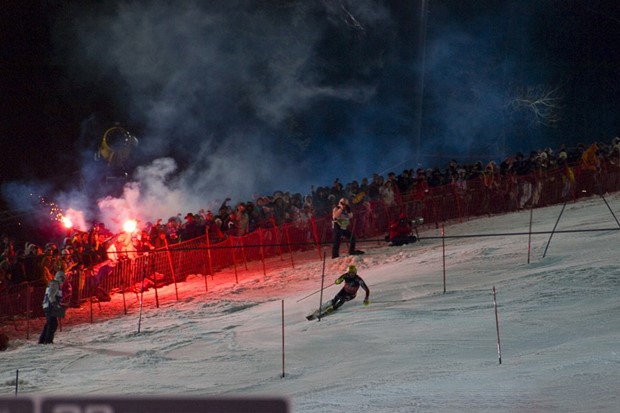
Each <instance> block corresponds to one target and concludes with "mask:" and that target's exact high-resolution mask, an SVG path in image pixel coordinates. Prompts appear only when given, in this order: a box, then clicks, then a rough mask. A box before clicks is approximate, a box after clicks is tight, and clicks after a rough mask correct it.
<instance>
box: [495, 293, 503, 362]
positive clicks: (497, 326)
mask: <svg viewBox="0 0 620 413" xmlns="http://www.w3.org/2000/svg"><path fill="white" fill-rule="evenodd" d="M493 307H494V308H495V329H496V330H497V357H498V358H499V364H502V347H501V345H500V341H499V317H498V316H497V299H496V293H495V286H493Z"/></svg>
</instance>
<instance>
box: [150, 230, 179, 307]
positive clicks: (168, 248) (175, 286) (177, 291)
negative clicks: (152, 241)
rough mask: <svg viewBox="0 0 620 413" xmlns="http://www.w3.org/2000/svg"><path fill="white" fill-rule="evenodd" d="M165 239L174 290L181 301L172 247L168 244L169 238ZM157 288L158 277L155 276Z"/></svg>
mask: <svg viewBox="0 0 620 413" xmlns="http://www.w3.org/2000/svg"><path fill="white" fill-rule="evenodd" d="M164 241H165V242H166V254H167V256H168V265H170V272H171V273H172V281H173V282H174V292H175V293H176V297H177V301H179V290H178V287H177V277H176V276H175V274H174V266H173V265H172V254H171V253H170V247H169V246H168V240H167V239H165V238H164ZM155 288H157V277H155ZM155 291H157V290H155Z"/></svg>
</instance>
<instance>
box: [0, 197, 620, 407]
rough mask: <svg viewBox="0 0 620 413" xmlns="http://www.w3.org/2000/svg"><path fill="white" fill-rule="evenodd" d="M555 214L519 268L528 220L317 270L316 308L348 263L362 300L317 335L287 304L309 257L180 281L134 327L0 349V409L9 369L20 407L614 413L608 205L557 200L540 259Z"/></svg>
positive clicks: (619, 400) (614, 296)
mask: <svg viewBox="0 0 620 413" xmlns="http://www.w3.org/2000/svg"><path fill="white" fill-rule="evenodd" d="M604 201H608V204H606V203H605V202H604ZM607 205H609V208H608V206H607ZM610 209H611V210H613V211H614V214H612V212H611V211H610ZM561 210H562V205H558V206H552V207H547V208H541V209H537V210H534V212H533V225H532V231H533V232H534V235H532V237H531V250H530V255H529V259H530V263H529V264H528V241H529V237H528V234H527V232H528V229H529V221H530V212H529V211H522V212H519V213H514V214H510V215H504V216H495V217H490V218H481V219H477V220H472V221H469V222H465V223H460V224H453V225H449V226H447V227H446V237H448V238H447V239H446V240H445V249H444V245H443V243H442V239H441V229H437V230H428V231H425V232H423V233H421V234H420V235H421V236H422V238H423V239H422V241H421V242H419V243H416V244H412V245H408V246H403V247H388V246H384V245H378V244H377V242H376V241H374V242H373V243H369V244H361V245H360V246H361V247H363V248H364V249H365V250H366V251H367V253H366V254H365V255H362V256H355V257H341V258H339V259H336V260H331V259H328V260H327V261H326V263H325V274H326V285H328V287H327V288H326V289H325V293H324V294H325V295H324V300H325V299H327V298H331V297H332V296H333V295H334V294H335V293H336V292H337V291H338V288H339V287H337V286H335V285H333V280H334V279H335V278H336V277H337V276H338V275H339V274H340V273H342V272H344V271H345V269H346V267H347V265H349V264H351V263H355V264H356V265H357V267H358V271H359V274H360V275H361V276H362V277H363V278H364V279H365V280H366V282H367V283H368V285H369V286H370V289H371V301H372V303H371V304H370V305H369V306H367V307H365V306H363V304H362V297H363V293H361V294H360V295H359V296H358V298H357V299H356V300H355V301H353V302H349V303H347V304H345V305H344V306H343V307H342V309H341V310H339V311H338V312H336V313H334V314H333V315H330V316H328V317H325V318H323V319H322V320H321V321H307V320H306V319H305V315H306V314H307V313H309V312H310V311H312V310H313V309H315V308H316V307H317V306H318V303H319V299H320V294H318V293H317V294H314V295H311V296H310V297H308V298H304V297H306V296H308V295H310V294H311V293H313V292H315V291H317V290H318V289H319V288H320V282H321V273H322V272H323V263H322V262H321V261H318V260H317V261H316V262H313V263H309V264H305V265H303V266H301V267H299V266H298V267H297V268H296V269H286V270H281V271H280V272H277V273H271V274H269V275H268V276H266V277H264V276H263V275H262V274H256V275H253V274H247V273H246V274H244V275H243V277H242V281H241V282H240V284H234V283H233V282H232V280H231V277H230V276H229V275H228V276H227V275H224V274H221V275H216V279H215V280H214V281H211V280H209V282H210V291H209V292H205V291H204V279H203V277H202V276H200V275H196V276H190V277H189V279H188V282H186V283H184V284H180V285H179V301H175V300H174V299H168V300H162V301H163V304H162V305H161V307H160V308H159V309H156V308H154V307H153V306H152V305H150V304H148V305H147V304H145V307H144V308H143V311H142V317H141V318H140V316H139V314H140V312H139V302H138V301H137V300H134V299H132V300H131V301H130V307H129V314H128V315H127V316H123V317H118V318H114V319H110V320H107V321H103V322H97V323H95V324H83V325H78V326H71V327H67V328H65V329H64V330H63V331H62V332H59V333H57V337H56V340H55V341H56V344H54V345H52V346H40V345H37V344H36V339H31V340H29V341H26V340H16V341H13V342H12V346H11V348H10V349H9V350H7V351H6V352H3V353H0V366H1V367H0V395H4V396H12V395H13V394H14V390H15V372H16V370H19V377H20V383H18V384H19V392H20V394H21V395H57V394H75V395H132V396H136V395H170V396H172V395H177V396H178V395H181V396H192V397H195V396H227V397H230V396H252V397H253V396H277V397H283V398H286V399H287V400H288V401H289V403H290V408H291V411H293V412H317V413H318V412H342V411H349V412H351V411H368V412H390V413H393V412H463V411H476V412H585V411H597V412H617V411H620V397H619V396H618V395H619V394H620V392H619V391H618V390H619V389H620V384H618V383H620V371H619V367H620V301H619V300H618V294H619V292H620V271H619V267H620V265H619V264H618V259H617V256H618V252H617V250H618V248H617V245H618V239H619V237H620V233H619V232H618V229H619V224H618V223H617V221H616V220H615V216H614V215H615V214H616V213H617V212H616V211H620V197H619V196H618V195H613V196H611V195H608V196H607V198H606V199H603V198H601V197H593V198H589V199H586V200H584V201H580V202H578V203H570V204H568V205H567V206H566V209H565V210H564V212H563V214H562V216H561V219H560V220H559V222H558V225H557V230H558V231H569V230H579V231H580V232H571V233H569V232H558V233H556V234H555V235H553V238H552V239H551V242H550V243H549V248H548V250H547V253H546V255H545V257H544V258H543V253H544V250H545V247H546V246H547V243H548V242H549V238H550V234H549V233H548V232H549V231H551V230H552V229H553V227H554V225H555V223H556V221H557V219H558V216H559V214H560V211H561ZM591 229H598V231H584V230H591ZM537 232H538V234H537ZM509 233H515V234H519V235H506V234H509ZM490 234H504V235H500V236H488V235H490ZM467 235H477V236H474V237H468V236H467ZM455 236H463V237H457V238H451V237H455ZM444 250H445V279H446V292H445V293H444V292H443V277H444V254H443V253H444ZM494 286H495V287H496V289H497V303H498V314H499V329H500V335H501V356H502V363H501V364H500V363H499V359H498V346H497V332H496V323H495V313H494V306H493V294H492V289H493V287H494ZM173 290H174V287H173V286H169V287H166V291H161V290H160V297H161V295H162V294H165V293H166V292H167V294H174V291H173ZM147 294H148V293H147ZM117 299H118V297H117V298H115V300H117ZM282 300H283V301H284V325H285V335H284V343H285V344H284V349H285V358H284V371H285V376H284V377H282V370H283V363H282V305H283V304H282ZM145 303H146V300H145ZM104 305H105V304H104ZM70 311H74V312H79V311H86V310H85V309H82V310H79V309H72V310H70ZM138 325H139V326H140V332H138Z"/></svg>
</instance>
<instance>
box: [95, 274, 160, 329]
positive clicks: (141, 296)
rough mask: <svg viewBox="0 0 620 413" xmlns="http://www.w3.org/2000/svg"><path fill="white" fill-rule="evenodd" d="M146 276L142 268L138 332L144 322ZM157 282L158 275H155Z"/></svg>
mask: <svg viewBox="0 0 620 413" xmlns="http://www.w3.org/2000/svg"><path fill="white" fill-rule="evenodd" d="M145 277H146V269H144V270H142V287H141V288H140V313H139V316H138V333H139V332H140V326H141V324H142V299H143V298H144V278H145ZM155 284H157V276H155ZM155 291H157V290H155ZM91 306H92V304H91Z"/></svg>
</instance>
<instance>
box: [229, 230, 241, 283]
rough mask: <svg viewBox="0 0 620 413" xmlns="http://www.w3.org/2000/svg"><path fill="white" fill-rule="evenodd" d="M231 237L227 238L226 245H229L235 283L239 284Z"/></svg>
mask: <svg viewBox="0 0 620 413" xmlns="http://www.w3.org/2000/svg"><path fill="white" fill-rule="evenodd" d="M232 238H233V237H232V236H230V235H229V236H228V241H229V242H228V243H229V244H230V254H231V257H232V260H233V268H234V269H235V282H236V283H237V284H239V274H238V273H237V257H235V246H234V245H233V241H232Z"/></svg>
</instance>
